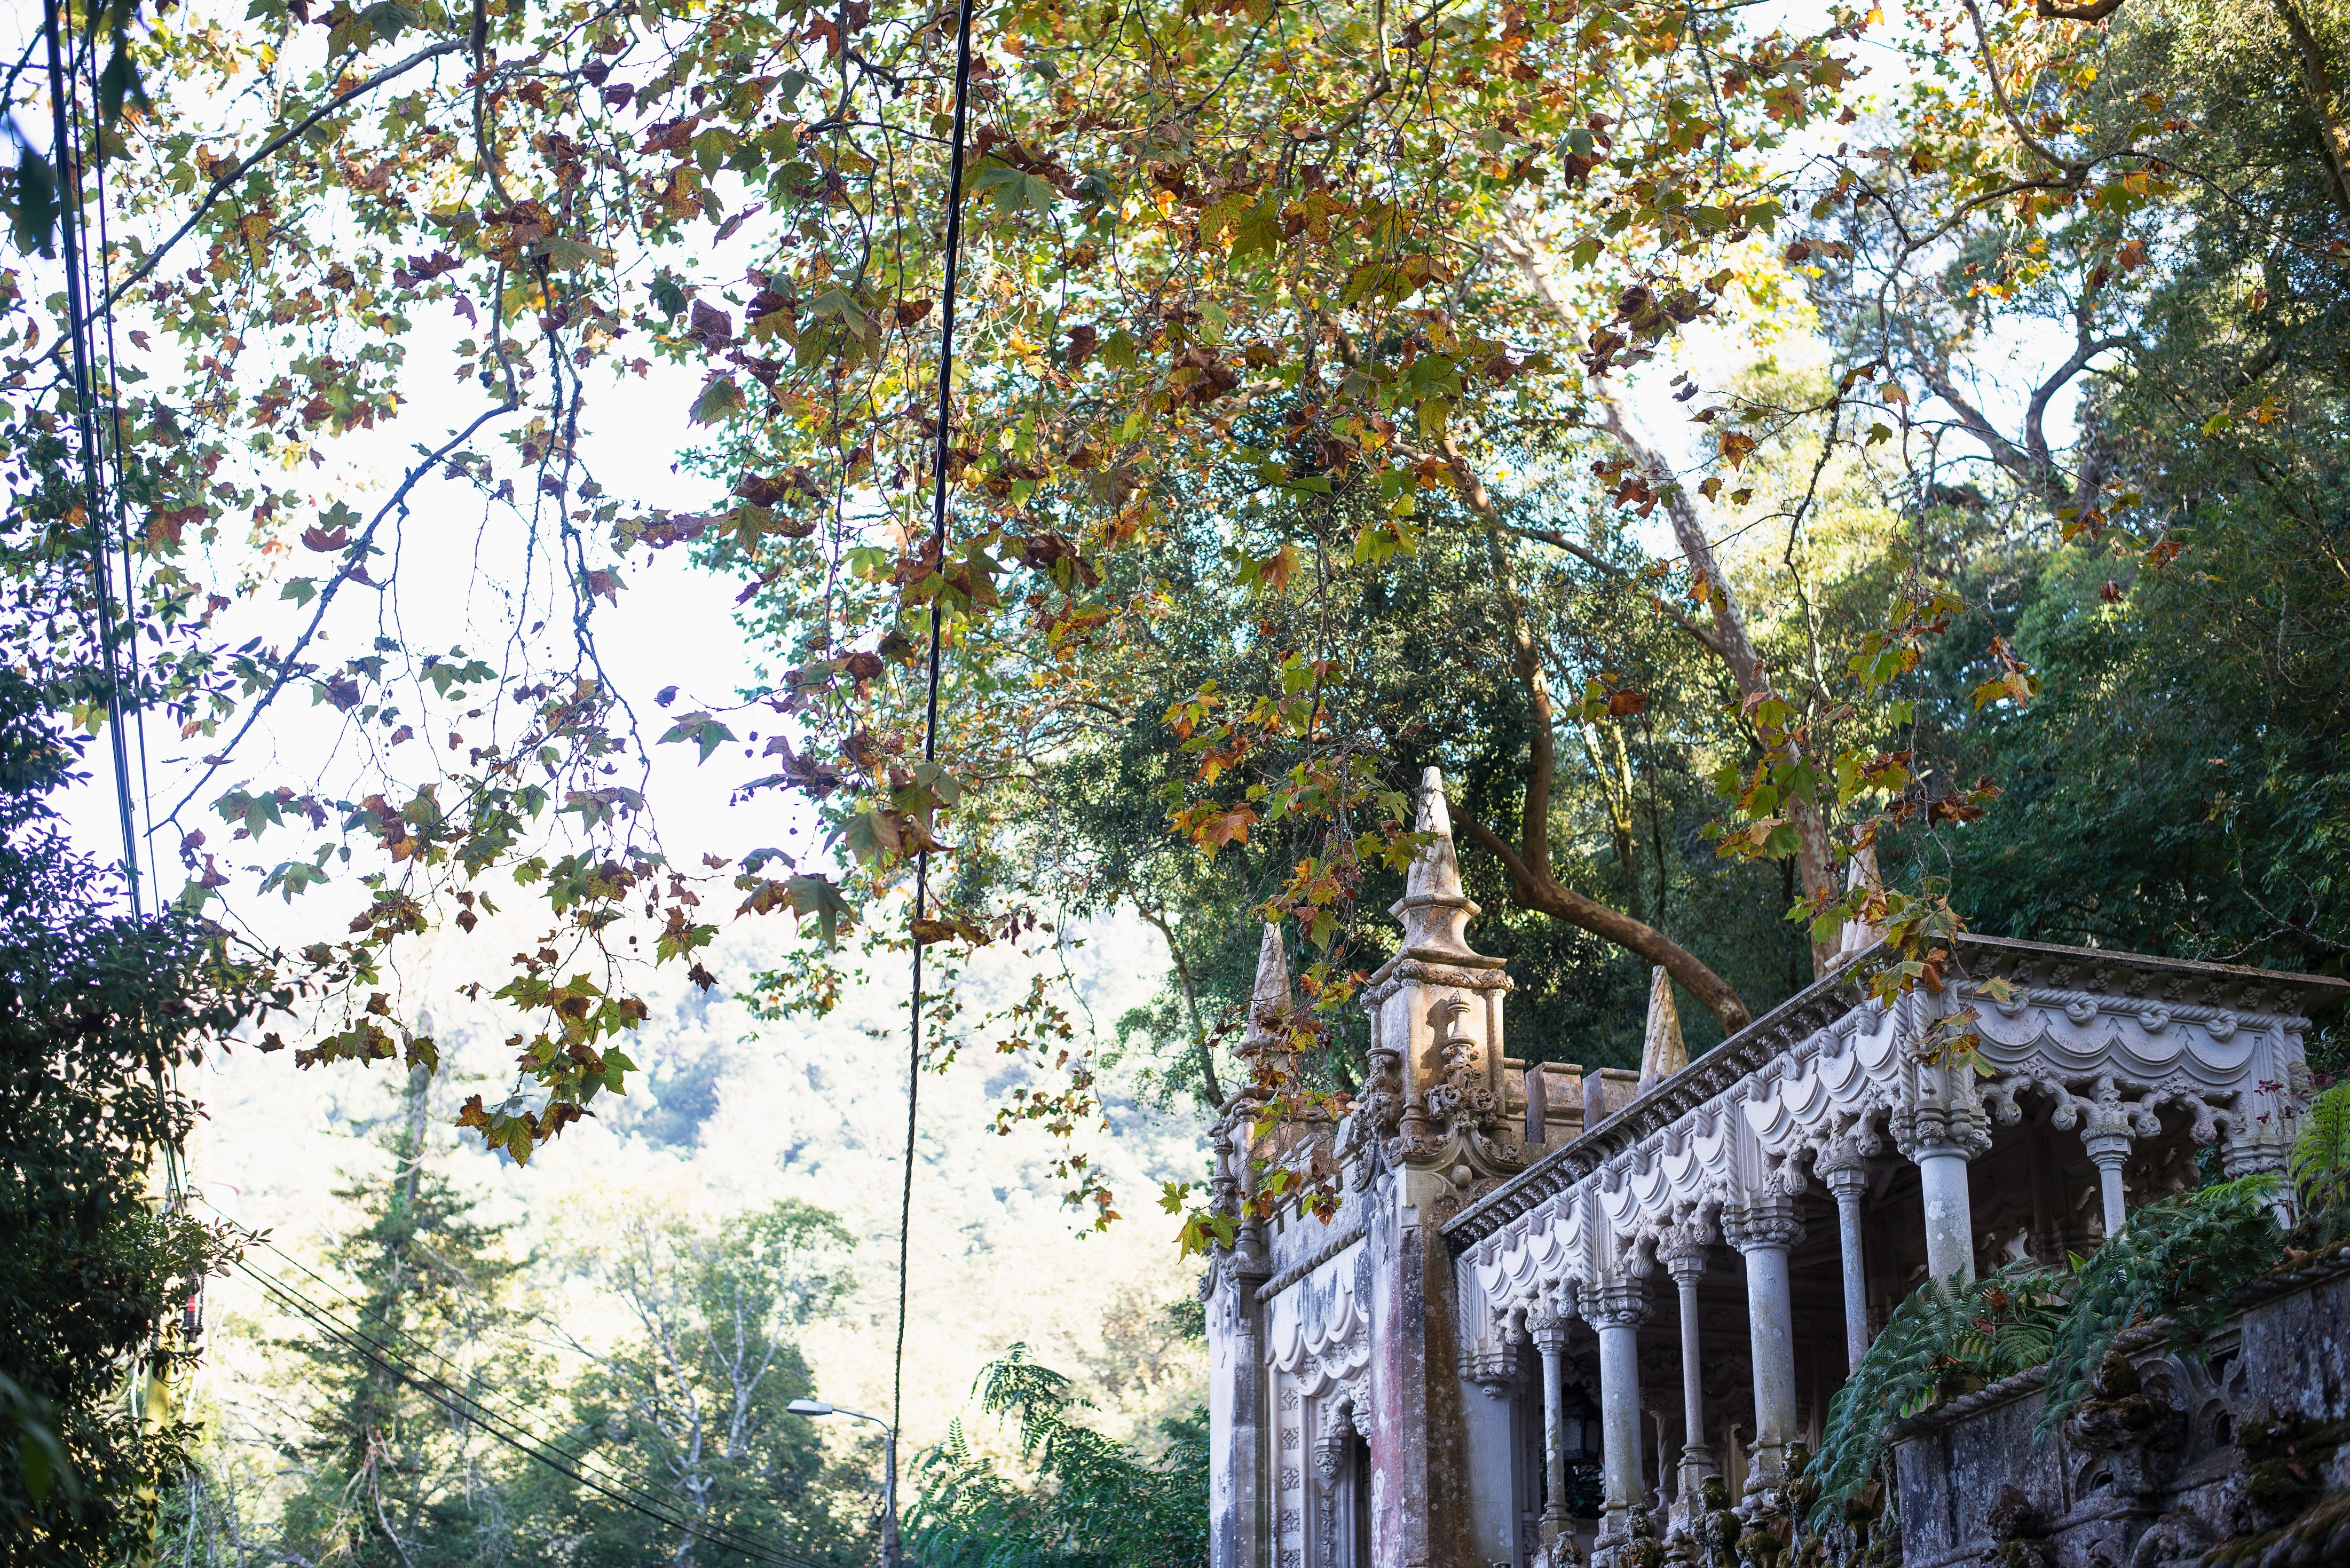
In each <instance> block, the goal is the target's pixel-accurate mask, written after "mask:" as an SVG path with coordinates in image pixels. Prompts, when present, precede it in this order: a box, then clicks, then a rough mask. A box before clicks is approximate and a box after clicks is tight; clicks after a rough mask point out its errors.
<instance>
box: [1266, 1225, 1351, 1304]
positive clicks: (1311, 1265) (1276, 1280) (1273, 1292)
mask: <svg viewBox="0 0 2350 1568" xmlns="http://www.w3.org/2000/svg"><path fill="white" fill-rule="evenodd" d="M1367 1231H1368V1224H1367V1221H1366V1220H1356V1221H1355V1222H1354V1223H1353V1224H1352V1225H1349V1226H1347V1228H1346V1229H1345V1230H1343V1231H1339V1232H1338V1233H1337V1234H1336V1236H1333V1237H1332V1238H1330V1240H1328V1241H1325V1242H1323V1243H1322V1245H1320V1246H1319V1247H1316V1248H1315V1249H1314V1252H1313V1255H1312V1256H1310V1257H1308V1258H1306V1259H1305V1261H1304V1262H1297V1263H1292V1264H1291V1265H1290V1266H1289V1267H1287V1268H1285V1269H1284V1270H1282V1271H1281V1272H1279V1273H1277V1274H1275V1275H1274V1276H1273V1277H1272V1278H1270V1279H1268V1280H1266V1281H1265V1282H1264V1283H1263V1284H1262V1285H1259V1286H1258V1287H1257V1291H1256V1299H1257V1300H1259V1301H1261V1302H1269V1301H1271V1300H1272V1299H1273V1298H1274V1297H1275V1296H1277V1295H1279V1294H1280V1293H1282V1292H1284V1291H1285V1290H1287V1289H1288V1288H1289V1287H1290V1286H1292V1285H1294V1284H1295V1283H1296V1282H1298V1281H1300V1280H1302V1279H1304V1278H1305V1276H1306V1275H1308V1274H1310V1273H1312V1272H1314V1271H1315V1270H1316V1269H1318V1268H1320V1267H1321V1266H1322V1265H1323V1264H1325V1263H1326V1262H1329V1261H1330V1260H1331V1259H1333V1258H1335V1257H1336V1256H1337V1255H1338V1254H1339V1253H1341V1252H1343V1251H1346V1250H1347V1248H1349V1247H1351V1246H1353V1245H1354V1244H1355V1243H1356V1242H1357V1241H1361V1240H1362V1239H1363V1237H1364V1236H1365V1234H1366V1233H1367Z"/></svg>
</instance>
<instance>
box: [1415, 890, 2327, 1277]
mask: <svg viewBox="0 0 2350 1568" xmlns="http://www.w3.org/2000/svg"><path fill="white" fill-rule="evenodd" d="M1958 946H1959V948H1960V951H1961V953H1964V952H1966V951H1967V950H1975V951H1979V952H1981V953H1982V954H1983V955H1984V956H1985V957H1987V958H1991V959H1994V960H1997V959H2004V958H2015V959H2022V958H2047V959H2061V960H2065V961H2072V962H2075V963H2088V964H2095V965H2097V966H2100V967H2104V968H2111V969H2121V970H2140V971H2157V972H2162V973H2172V974H2189V975H2199V976H2203V977H2207V978H2210V979H2211V980H2215V981H2217V980H2240V981H2258V982H2260V983H2262V984H2265V985H2273V986H2278V987H2280V988H2283V989H2291V990H2297V991H2300V992H2303V994H2304V1006H2305V1007H2306V1008H2307V1009H2308V1010H2310V1011H2313V1012H2314V1011H2316V1010H2319V1009H2322V1008H2324V1007H2328V1006H2331V1005H2333V1004H2334V1003H2336V1002H2343V1001H2345V1000H2350V981H2344V980H2337V979H2335V978H2334V977H2333V976H2331V975H2312V974H2293V973H2291V972H2288V971H2281V970H2267V969H2251V968H2248V967H2245V966H2242V965H2239V964H2219V963H2207V962H2204V961H2200V960H2198V959H2171V958H2157V957H2155V956H2153V955H2151V954H2147V953H2133V952H2122V951H2117V950H2112V949H2107V948H2076V947H2071V946H2067V945H2065V944H2064V943H2061V942H2033V941H2023V940H2018V939H2016V938H2013V937H1987V936H1979V935H1976V934H1975V933H1973V932H1962V933H1961V934H1960V937H1959V939H1958ZM1890 957H1891V950H1888V949H1887V947H1886V945H1885V944H1884V943H1882V942H1878V943H1877V944H1876V945H1874V946H1871V947H1868V948H1865V949H1863V950H1861V951H1860V952H1858V953H1856V955H1854V957H1853V959H1852V960H1851V961H1849V962H1847V963H1846V964H1844V965H1842V966H1841V967H1839V968H1838V969H1836V970H1835V971H1833V972H1831V973H1828V974H1825V975H1822V976H1821V977H1820V978H1819V979H1817V980H1815V981H1812V983H1811V984H1809V985H1807V986H1805V987H1804V989H1803V990H1801V991H1799V992H1795V994H1794V995H1793V996H1791V997H1789V998H1788V999H1787V1000H1786V1001H1784V1002H1781V1003H1780V1004H1779V1005H1778V1006H1776V1007H1774V1008H1773V1009H1772V1010H1771V1011H1770V1012H1766V1013H1764V1014H1763V1016H1762V1017H1760V1018H1757V1019H1755V1020H1754V1021H1753V1022H1752V1023H1749V1024H1748V1025H1747V1026H1746V1027H1745V1028H1743V1029H1742V1030H1740V1031H1739V1032H1738V1033H1735V1034H1732V1035H1731V1036H1730V1037H1729V1038H1728V1039H1726V1040H1724V1041H1723V1042H1722V1043H1721V1044H1719V1045H1716V1046H1715V1047H1714V1048H1713V1049H1712V1050H1711V1051H1708V1052H1707V1053H1706V1054H1704V1055H1702V1056H1700V1057H1699V1058H1697V1060H1695V1061H1693V1062H1691V1063H1690V1064H1689V1065H1688V1066H1686V1067H1684V1068H1682V1069H1681V1070H1680V1071H1679V1072H1678V1073H1676V1074H1674V1075H1672V1076H1671V1077H1669V1078H1668V1079H1666V1080H1665V1081H1664V1082H1663V1083H1661V1084H1659V1085H1657V1086H1656V1087H1655V1088H1653V1089H1651V1090H1649V1091H1648V1093H1647V1094H1645V1095H1643V1096H1640V1097H1639V1098H1638V1099H1636V1100H1634V1101H1633V1102H1632V1103H1631V1104H1630V1105H1628V1106H1625V1107H1624V1108H1623V1109H1622V1110H1620V1111H1617V1113H1616V1114H1615V1115H1614V1116H1609V1117H1607V1119H1606V1120H1605V1121H1602V1122H1601V1123H1600V1124H1599V1125H1598V1126H1597V1127H1593V1128H1591V1129H1589V1130H1588V1131H1586V1132H1585V1133H1584V1134H1583V1135H1582V1136H1581V1137H1577V1138H1575V1140H1574V1141H1573V1142H1571V1143H1569V1144H1567V1145H1565V1147H1561V1148H1556V1149H1554V1150H1552V1151H1551V1152H1550V1153H1548V1154H1546V1155H1544V1157H1543V1158H1540V1159H1538V1160H1536V1161H1535V1162H1534V1164H1532V1165H1530V1166H1528V1167H1526V1168H1525V1169H1523V1170H1522V1171H1520V1172H1519V1173H1518V1174H1517V1175H1515V1176H1513V1177H1512V1178H1511V1179H1509V1180H1508V1181H1506V1182H1504V1183H1503V1185H1502V1186H1500V1187H1497V1188H1495V1189H1493V1190H1492V1192H1489V1193H1487V1194H1486V1195H1485V1196H1484V1197H1483V1198H1481V1199H1478V1200H1477V1201H1476V1202H1474V1203H1471V1204H1470V1205H1469V1206H1468V1207H1467V1208H1465V1209H1463V1210H1461V1212H1460V1213H1458V1214H1456V1215H1454V1216H1453V1217H1452V1218H1451V1220H1447V1221H1445V1223H1444V1225H1443V1227H1442V1229H1443V1234H1444V1237H1445V1240H1446V1241H1447V1242H1449V1243H1450V1244H1451V1248H1452V1250H1453V1251H1455V1252H1460V1251H1466V1250H1467V1249H1468V1248H1470V1247H1472V1246H1474V1245H1476V1244H1477V1243H1478V1242H1479V1241H1483V1240H1484V1239H1485V1238H1486V1237H1488V1236H1490V1235H1492V1233H1493V1232H1494V1231H1498V1230H1500V1229H1501V1228H1502V1227H1503V1225H1504V1224H1506V1223H1507V1222H1508V1221H1509V1220H1513V1219H1515V1218H1516V1217H1517V1216H1518V1215H1520V1214H1523V1213H1524V1212H1525V1211H1526V1210H1528V1209H1530V1208H1532V1207H1533V1206H1534V1204H1536V1203H1539V1202H1541V1201H1543V1200H1544V1199H1546V1198H1550V1197H1553V1196H1555V1195H1556V1194H1557V1193H1560V1192H1563V1191H1565V1189H1567V1188H1569V1187H1572V1186H1573V1185H1575V1183H1576V1182H1577V1181H1580V1180H1582V1179H1583V1178H1585V1177H1586V1176H1588V1175H1590V1174H1591V1173H1592V1172H1593V1171H1595V1170H1596V1169H1598V1168H1599V1167H1600V1165H1601V1164H1602V1163H1604V1162H1605V1161H1606V1160H1607V1158H1608V1157H1609V1156H1611V1155H1613V1154H1615V1153H1617V1151H1618V1150H1620V1149H1622V1148H1624V1147H1627V1145H1629V1144H1631V1143H1632V1142H1634V1141H1636V1140H1637V1139H1638V1138H1639V1137H1644V1136H1646V1135H1648V1134H1649V1133H1653V1132H1659V1131H1662V1130H1663V1129H1664V1128H1665V1127H1668V1126H1669V1125H1671V1124H1672V1123H1673V1122H1675V1121H1678V1120H1679V1118H1680V1117H1681V1116H1684V1115H1685V1114H1687V1113H1688V1112H1690V1111H1692V1110H1694V1109H1696V1108H1697V1107H1698V1106H1700V1105H1702V1104H1704V1103H1705V1102H1706V1101H1707V1100H1710V1099H1711V1098H1712V1097H1713V1096H1715V1095H1717V1094H1720V1093H1721V1091H1722V1090H1723V1089H1726V1088H1728V1087H1729V1086H1730V1085H1731V1084H1733V1083H1736V1082H1737V1081H1738V1080H1739V1079H1740V1078H1742V1077H1744V1076H1745V1075H1747V1074H1749V1073H1752V1072H1755V1071H1758V1070H1760V1069H1761V1068H1762V1067H1763V1064H1765V1063H1767V1062H1769V1061H1770V1060H1771V1059H1772V1058H1773V1057H1775V1056H1777V1055H1778V1054H1780V1053H1781V1051H1782V1050H1783V1048H1784V1047H1785V1046H1787V1045H1791V1044H1794V1041H1795V1040H1797V1039H1801V1038H1804V1036H1807V1035H1809V1034H1810V1033H1813V1031H1814V1030H1816V1029H1819V1028H1823V1027H1825V1025H1827V1024H1828V1023H1833V1022H1835V1020H1836V1019H1838V1018H1841V1017H1843V1016H1844V1015H1845V1014H1846V1013H1847V1012H1851V1011H1852V1010H1853V1009H1854V1008H1856V1007H1858V1006H1859V1005H1860V1004H1861V1002H1862V1001H1863V1000H1864V997H1865V992H1863V990H1862V988H1861V986H1860V984H1859V981H1860V980H1861V979H1862V977H1863V976H1865V975H1866V974H1868V973H1870V972H1872V971H1874V970H1876V969H1877V967H1878V966H1880V965H1881V964H1883V963H1885V962H1887V961H1888V960H1889V959H1890ZM1802 1023H1808V1025H1809V1026H1808V1027H1804V1028H1801V1029H1798V1028H1796V1027H1795V1026H1796V1025H1798V1024H1802Z"/></svg>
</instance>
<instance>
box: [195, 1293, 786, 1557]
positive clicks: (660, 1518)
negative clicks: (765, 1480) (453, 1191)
mask: <svg viewBox="0 0 2350 1568" xmlns="http://www.w3.org/2000/svg"><path fill="white" fill-rule="evenodd" d="M272 1250H273V1251H275V1250H276V1249H272ZM236 1267H237V1269H238V1271H239V1272H242V1273H243V1274H244V1275H245V1276H246V1277H247V1278H248V1279H250V1280H252V1281H253V1282H255V1284H257V1285H259V1286H260V1287H261V1288H262V1290H263V1291H264V1292H265V1293H267V1294H268V1295H269V1296H270V1297H271V1298H272V1299H273V1300H275V1301H276V1303H278V1304H279V1305H280V1306H282V1307H284V1308H285V1309H286V1310H287V1311H288V1312H291V1313H293V1314H295V1315H296V1316H298V1317H301V1318H304V1319H306V1320H307V1321H308V1322H309V1323H310V1324H312V1325H313V1326H314V1327H316V1328H317V1330H318V1331H319V1332H320V1333H322V1334H325V1335H326V1336H327V1337H328V1338H329V1339H332V1340H334V1341H335V1342H336V1343H338V1344H340V1345H343V1346H345V1347H346V1348H348V1349H350V1350H354V1351H356V1352H358V1353H359V1355H361V1356H363V1357H365V1358H366V1359H367V1360H368V1361H369V1362H370V1363H371V1364H373V1365H374V1366H376V1367H377V1368H378V1369H379V1370H380V1371H382V1372H383V1373H385V1374H386V1375H387V1376H390V1377H391V1378H393V1379H394V1380H396V1381H398V1382H400V1383H402V1384H404V1385H406V1386H408V1387H410V1388H411V1389H412V1390H414V1391H415V1392H416V1393H418V1394H421V1395H422V1396H423V1397H425V1398H427V1399H430V1400H432V1402H433V1403H434V1404H436V1405H438V1406H440V1407H442V1409H443V1410H446V1411H447V1412H448V1413H449V1414H450V1415H452V1416H453V1417H456V1418H457V1419H459V1420H462V1421H465V1422H469V1423H471V1424H472V1425H474V1426H477V1427H479V1428H482V1430H483V1431H484V1432H486V1433H488V1434H489V1435H490V1436H491V1437H493V1438H496V1439H497V1440H498V1441H499V1442H501V1443H503V1444H504V1445H505V1446H506V1447H508V1448H510V1449H514V1450H515V1452H517V1453H519V1454H521V1455H522V1456H523V1457H524V1458H525V1459H530V1460H531V1461H533V1462H534V1463H536V1464H539V1465H543V1466H545V1467H546V1469H551V1470H554V1471H556V1473H558V1474H560V1475H563V1476H566V1477H567V1478H569V1479H570V1480H572V1481H574V1482H576V1483H577V1484H578V1485H580V1486H584V1487H586V1488H587V1489H588V1490H591V1491H594V1492H596V1493H597V1494H598V1495H599V1496H601V1497H603V1498H605V1499H606V1500H608V1501H611V1502H614V1503H617V1504H618V1505H619V1506H620V1507H621V1508H624V1509H627V1510H628V1511H629V1512H631V1513H635V1514H639V1515H640V1516H642V1517H644V1518H646V1519H650V1520H652V1521H655V1522H656V1523H659V1524H662V1525H666V1526H667V1527H669V1528H670V1529H671V1530H677V1531H681V1532H684V1533H686V1534H688V1535H690V1536H692V1537H695V1538H696V1539H698V1540H702V1541H706V1542H710V1543H711V1544H712V1545H713V1546H717V1547H721V1548H723V1549H724V1550H726V1551H729V1552H740V1553H741V1554H742V1555H743V1556H745V1557H748V1558H750V1559H751V1560H752V1561H754V1562H755V1563H774V1564H775V1565H776V1568H818V1565H817V1564H816V1563H811V1562H810V1561H809V1560H808V1559H806V1558H805V1557H800V1556H796V1555H794V1554H791V1553H788V1552H778V1551H776V1550H775V1549H773V1548H770V1547H766V1546H762V1545H760V1544H758V1543H756V1542H753V1541H751V1540H750V1539H748V1538H747V1537H745V1536H743V1535H741V1534H739V1533H737V1532H734V1531H732V1530H729V1529H726V1528H725V1527H723V1526H720V1525H712V1524H706V1523H696V1522H695V1521H692V1520H690V1519H687V1518H685V1517H684V1516H683V1515H681V1514H680V1513H679V1512H677V1511H675V1510H673V1509H672V1508H671V1506H670V1505H669V1504H668V1503H667V1502H665V1501H662V1500H660V1498H658V1497H656V1496H655V1495H654V1494H652V1493H651V1492H649V1491H647V1490H644V1489H643V1488H642V1487H639V1486H636V1485H634V1484H632V1483H630V1482H629V1481H628V1480H624V1479H621V1478H619V1477H617V1476H614V1475H611V1474H610V1473H609V1472H604V1473H601V1474H599V1473H598V1472H597V1471H594V1470H590V1469H587V1467H586V1463H585V1461H584V1459H581V1458H580V1457H578V1456H576V1455H571V1454H567V1453H565V1452H564V1451H563V1450H562V1449H560V1448H558V1447H556V1445H555V1444H554V1442H553V1441H552V1440H551V1439H549V1438H546V1437H545V1436H543V1435H542V1434H540V1433H539V1432H538V1431H537V1430H536V1429H535V1428H531V1427H529V1426H526V1425H525V1424H524V1423H522V1422H520V1421H510V1420H508V1419H506V1418H504V1417H501V1416H499V1415H498V1414H497V1413H496V1412H494V1411H493V1410H491V1409H490V1408H489V1407H488V1406H486V1405H485V1404H484V1403H483V1401H482V1400H481V1398H480V1397H478V1396H476V1395H473V1394H469V1393H467V1392H466V1391H465V1390H463V1389H462V1388H459V1387H456V1386H454V1385H452V1384H451V1383H449V1382H448V1381H447V1380H446V1379H444V1378H442V1377H440V1376H437V1375H435V1374H434V1373H432V1372H430V1371H428V1370H426V1369H425V1368H423V1367H421V1366H418V1365H417V1364H416V1363H415V1362H413V1361H411V1360H410V1359H408V1358H407V1357H406V1356H404V1355H400V1354H399V1352H398V1351H397V1350H396V1349H395V1348H394V1347H393V1346H392V1345H391V1344H390V1343H389V1342H387V1341H386V1340H380V1339H376V1338H372V1337H370V1336H369V1334H368V1333H367V1332H366V1331H365V1330H363V1329H360V1328H357V1327H354V1326H353V1325H351V1324H347V1323H345V1322H343V1321H342V1320H341V1319H339V1318H338V1317H337V1316H335V1314H333V1313H331V1312H329V1311H328V1310H327V1309H326V1308H324V1307H322V1306H320V1305H318V1304H317V1303H316V1302H313V1301H311V1300H310V1299H309V1298H308V1297H307V1296H306V1295H304V1294H303V1293H301V1292H300V1291H297V1290H296V1289H295V1288H294V1287H293V1286H291V1285H288V1284H286V1282H284V1281H283V1280H279V1279H276V1278H275V1277H273V1276H271V1275H269V1274H267V1273H265V1272H262V1271H261V1270H259V1269H256V1268H255V1267H254V1266H253V1265H252V1264H251V1263H248V1262H244V1261H243V1260H239V1261H238V1262H237V1265H236ZM305 1272H308V1271H307V1270H306V1271H305Z"/></svg>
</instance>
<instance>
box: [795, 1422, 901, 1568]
mask: <svg viewBox="0 0 2350 1568" xmlns="http://www.w3.org/2000/svg"><path fill="white" fill-rule="evenodd" d="M784 1408H785V1409H786V1410H789V1411H790V1412H791V1413H792V1414H793V1415H795V1416H847V1417H851V1418H852V1419H854V1420H858V1421H870V1422H872V1423H873V1424H874V1425H875V1426H877V1427H879V1428H881V1455H882V1470H881V1568H899V1564H898V1432H897V1428H894V1427H892V1426H890V1425H889V1422H887V1421H885V1420H883V1419H882V1418H881V1417H879V1416H868V1415H867V1414H865V1413H864V1412H863V1411H862V1410H844V1409H842V1408H841V1407H839V1406H837V1405H827V1404H826V1403H825V1402H824V1401H823V1400H821V1399H795V1400H793V1401H792V1402H791V1403H790V1404H788V1405H786V1406H785V1407H784Z"/></svg>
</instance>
